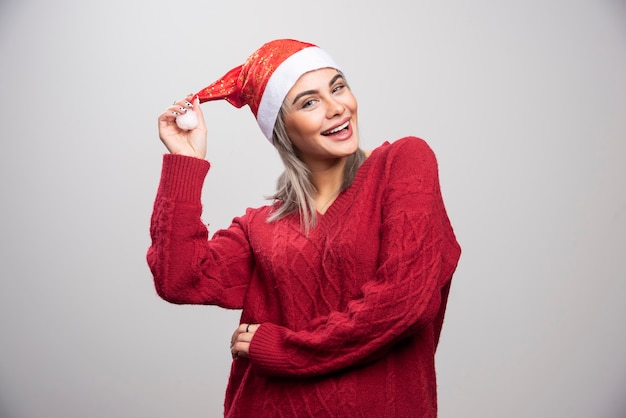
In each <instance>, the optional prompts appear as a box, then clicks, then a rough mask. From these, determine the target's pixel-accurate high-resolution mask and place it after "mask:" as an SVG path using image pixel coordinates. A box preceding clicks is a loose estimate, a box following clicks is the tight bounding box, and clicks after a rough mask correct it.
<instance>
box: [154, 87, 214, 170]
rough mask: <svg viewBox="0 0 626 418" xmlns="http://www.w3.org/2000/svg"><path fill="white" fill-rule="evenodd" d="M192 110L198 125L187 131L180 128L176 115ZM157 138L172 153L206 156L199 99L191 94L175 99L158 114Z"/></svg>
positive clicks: (204, 126) (197, 156) (204, 133)
mask: <svg viewBox="0 0 626 418" xmlns="http://www.w3.org/2000/svg"><path fill="white" fill-rule="evenodd" d="M190 110H193V111H194V112H196V115H197V117H198V126H197V127H196V128H194V129H191V130H189V131H186V130H183V129H180V128H179V127H178V125H177V124H176V116H178V115H179V114H182V113H185V112H188V111H190ZM159 138H161V141H162V142H163V144H164V145H165V147H166V148H167V149H168V151H169V152H170V153H172V154H179V155H186V156H189V157H196V158H202V159H204V158H206V148H207V146H206V142H207V129H206V125H205V124H204V116H203V115H202V109H201V108H200V101H199V99H198V97H197V96H195V97H194V95H193V94H190V95H188V96H187V97H186V98H184V99H182V100H177V101H176V102H174V104H173V105H171V106H170V107H168V108H167V109H165V110H164V111H163V113H161V114H160V115H159Z"/></svg>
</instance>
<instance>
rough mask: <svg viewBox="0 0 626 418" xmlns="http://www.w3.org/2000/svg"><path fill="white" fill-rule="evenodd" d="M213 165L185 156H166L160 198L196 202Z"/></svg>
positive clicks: (160, 185)
mask: <svg viewBox="0 0 626 418" xmlns="http://www.w3.org/2000/svg"><path fill="white" fill-rule="evenodd" d="M210 167H211V164H209V162H208V161H206V160H203V159H200V158H195V157H188V156H185V155H175V154H164V155H163V167H162V169H161V181H160V183H159V190H158V196H159V197H167V198H169V199H172V200H175V201H182V202H196V201H198V200H200V197H201V195H202V186H203V184H204V179H205V177H206V174H207V173H208V171H209V168H210Z"/></svg>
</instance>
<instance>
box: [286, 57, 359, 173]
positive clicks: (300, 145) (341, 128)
mask: <svg viewBox="0 0 626 418" xmlns="http://www.w3.org/2000/svg"><path fill="white" fill-rule="evenodd" d="M285 100H286V112H285V114H284V121H285V128H286V131H287V134H288V135H289V138H290V139H291V141H292V143H293V145H294V146H295V148H296V150H297V151H296V152H297V154H298V157H300V159H301V160H302V161H304V163H306V164H308V165H309V166H311V165H313V164H316V163H319V162H328V161H333V160H337V159H338V158H339V159H341V158H344V157H347V156H349V155H351V154H353V153H354V152H355V151H356V150H357V148H358V146H359V135H358V132H357V102H356V99H355V98H354V96H353V95H352V92H351V91H350V88H349V87H348V86H347V84H346V82H345V80H344V79H343V76H342V75H341V73H339V72H338V71H337V70H335V69H331V68H324V69H320V70H316V71H311V72H308V73H305V74H304V75H302V76H301V77H300V78H299V79H298V81H297V82H296V84H294V86H293V87H292V88H291V90H289V93H287V97H286V99H285Z"/></svg>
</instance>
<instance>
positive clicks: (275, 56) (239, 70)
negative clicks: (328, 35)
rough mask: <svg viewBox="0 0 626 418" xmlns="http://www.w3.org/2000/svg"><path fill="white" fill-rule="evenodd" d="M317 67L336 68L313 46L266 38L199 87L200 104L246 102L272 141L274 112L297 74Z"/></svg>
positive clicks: (333, 63)
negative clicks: (241, 61) (240, 60)
mask: <svg viewBox="0 0 626 418" xmlns="http://www.w3.org/2000/svg"><path fill="white" fill-rule="evenodd" d="M320 68H336V69H339V67H338V66H337V64H336V63H335V62H334V60H333V59H332V58H331V57H330V55H328V53H326V52H325V51H324V50H322V49H321V48H319V47H318V46H316V45H313V44H311V43H307V42H301V41H297V40H294V39H277V40H274V41H270V42H268V43H266V44H264V45H263V46H261V47H260V48H259V49H258V50H256V51H255V52H254V53H252V55H250V56H249V57H248V59H247V60H246V61H245V63H244V64H242V65H240V66H238V67H235V68H233V69H232V70H230V71H229V72H227V73H226V74H225V75H224V76H223V77H222V78H220V79H219V80H217V81H215V82H214V83H212V84H210V85H209V86H207V87H205V88H203V89H202V90H200V91H199V92H198V93H197V95H198V98H199V99H200V103H204V102H207V101H210V100H220V99H224V100H226V101H228V102H229V103H231V104H232V105H233V106H235V107H238V108H240V107H243V106H244V105H248V106H249V107H250V110H252V113H253V114H254V116H255V118H256V120H257V123H258V124H259V127H260V128H261V131H262V132H263V135H265V137H266V138H267V139H268V140H269V141H270V142H273V141H272V134H273V131H274V124H275V123H276V118H277V116H278V111H279V110H280V107H281V106H282V103H283V100H284V99H285V96H287V93H288V92H289V90H290V89H291V88H292V87H293V85H294V84H295V83H296V82H297V81H298V79H299V78H300V76H301V75H302V74H304V73H307V72H309V71H313V70H318V69H320Z"/></svg>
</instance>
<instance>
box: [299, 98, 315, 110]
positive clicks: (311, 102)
mask: <svg viewBox="0 0 626 418" xmlns="http://www.w3.org/2000/svg"><path fill="white" fill-rule="evenodd" d="M314 104H315V99H308V100H305V101H303V102H302V106H301V107H302V109H306V108H307V107H311V106H313V105H314Z"/></svg>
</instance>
